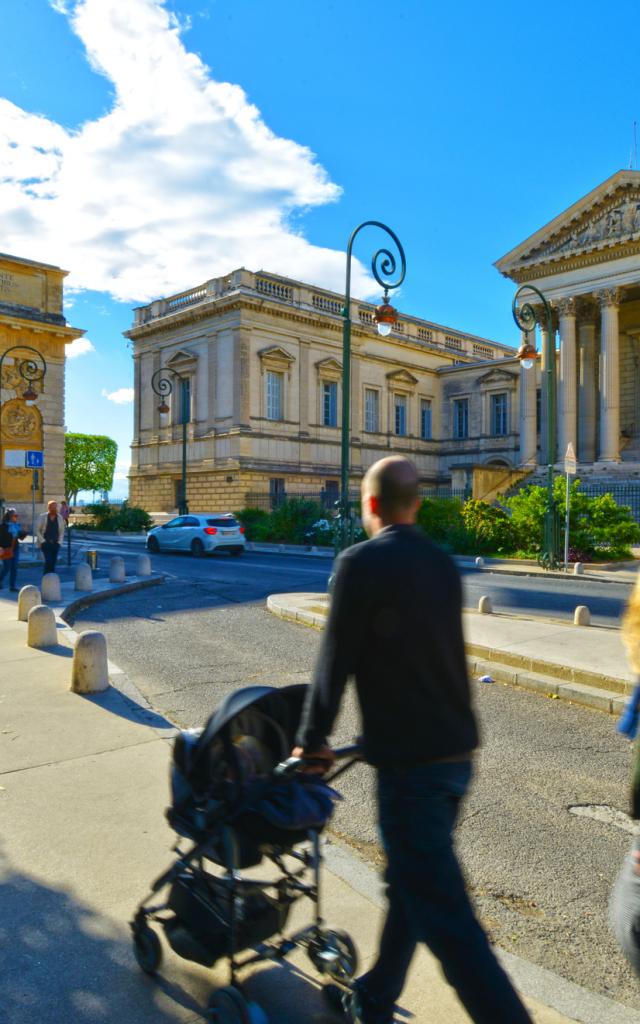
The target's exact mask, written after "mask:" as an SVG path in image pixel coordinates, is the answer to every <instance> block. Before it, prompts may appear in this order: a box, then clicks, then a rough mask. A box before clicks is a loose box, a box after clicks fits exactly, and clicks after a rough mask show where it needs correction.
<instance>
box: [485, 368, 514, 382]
mask: <svg viewBox="0 0 640 1024" xmlns="http://www.w3.org/2000/svg"><path fill="white" fill-rule="evenodd" d="M517 376H518V374H516V373H510V372H509V370H487V372H486V373H483V374H482V376H481V377H478V378H477V382H478V384H507V383H508V384H512V383H513V381H514V380H515V379H516V377H517Z"/></svg>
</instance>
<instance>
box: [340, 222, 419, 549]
mask: <svg viewBox="0 0 640 1024" xmlns="http://www.w3.org/2000/svg"><path fill="white" fill-rule="evenodd" d="M366 227H374V228H380V229H381V230H382V231H384V232H386V234H387V235H389V237H390V238H392V239H393V241H394V243H395V245H396V246H397V249H398V253H399V255H400V270H399V273H398V279H397V280H396V281H393V282H392V281H389V280H386V278H391V277H393V275H394V274H395V273H396V268H397V261H396V257H395V256H394V254H393V253H392V252H390V251H389V249H378V250H377V252H375V253H374V255H373V257H372V259H371V270H372V273H373V276H374V277H375V279H376V281H377V282H378V284H379V285H380V287H381V288H382V289H383V290H384V295H383V297H382V303H381V305H379V306H378V307H377V308H376V311H375V313H374V320H375V322H376V324H377V326H378V333H379V334H381V335H382V336H383V337H386V336H387V335H388V334H390V333H391V329H392V327H393V325H394V323H395V322H396V320H397V318H398V314H397V312H396V310H395V309H394V308H393V306H391V305H390V304H389V292H390V291H392V290H393V289H395V288H399V287H400V285H401V284H402V282H403V281H404V277H405V274H406V271H407V263H406V260H405V255H404V249H403V248H402V245H401V244H400V240H399V239H398V237H397V235H396V234H394V232H393V231H392V230H391V228H388V227H387V225H386V224H382V223H381V222H380V221H378V220H365V221H363V222H362V224H359V225H358V227H357V228H355V230H354V231H352V232H351V237H350V238H349V242H348V244H347V271H346V281H345V289H344V307H343V309H342V316H343V328H342V445H341V457H340V536H339V538H338V545H337V546H338V549H339V550H340V551H343V550H344V549H345V548H346V547H348V546H349V544H350V543H351V507H350V502H349V454H350V443H349V442H350V416H351V253H352V251H353V243H354V242H355V240H356V237H357V235H358V234H359V233H360V231H362V229H363V228H366Z"/></svg>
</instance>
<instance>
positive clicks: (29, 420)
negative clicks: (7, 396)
mask: <svg viewBox="0 0 640 1024" xmlns="http://www.w3.org/2000/svg"><path fill="white" fill-rule="evenodd" d="M41 422H42V421H41V417H40V413H39V411H38V409H37V408H36V407H35V406H29V405H26V403H25V402H23V401H22V399H21V398H14V399H12V401H10V402H5V403H4V405H3V406H2V436H3V437H4V438H6V439H8V440H11V439H12V438H13V439H15V440H16V441H22V442H24V441H27V440H36V439H38V438H39V437H40V424H41Z"/></svg>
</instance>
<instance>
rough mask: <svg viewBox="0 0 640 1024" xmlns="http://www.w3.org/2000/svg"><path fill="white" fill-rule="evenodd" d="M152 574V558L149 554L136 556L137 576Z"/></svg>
mask: <svg viewBox="0 0 640 1024" xmlns="http://www.w3.org/2000/svg"><path fill="white" fill-rule="evenodd" d="M150 575H151V559H150V558H149V556H148V555H138V557H137V558H136V576H150Z"/></svg>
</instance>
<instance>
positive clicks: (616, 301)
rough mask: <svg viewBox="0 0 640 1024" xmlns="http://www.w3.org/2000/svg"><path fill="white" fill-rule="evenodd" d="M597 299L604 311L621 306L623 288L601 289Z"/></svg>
mask: <svg viewBox="0 0 640 1024" xmlns="http://www.w3.org/2000/svg"><path fill="white" fill-rule="evenodd" d="M595 294H596V298H597V300H598V302H599V303H600V308H601V309H604V308H605V307H607V306H619V305H620V299H621V297H622V289H621V288H601V289H600V291H598V292H596V293H595Z"/></svg>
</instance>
